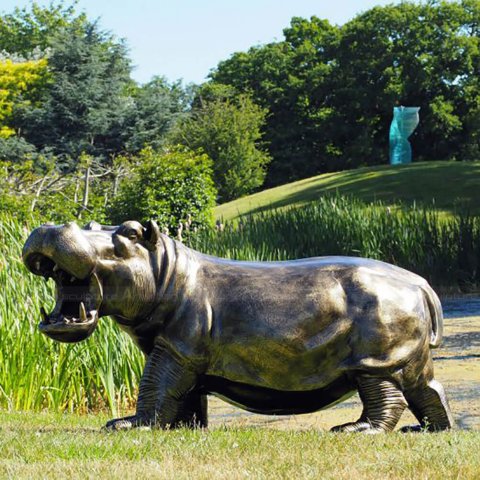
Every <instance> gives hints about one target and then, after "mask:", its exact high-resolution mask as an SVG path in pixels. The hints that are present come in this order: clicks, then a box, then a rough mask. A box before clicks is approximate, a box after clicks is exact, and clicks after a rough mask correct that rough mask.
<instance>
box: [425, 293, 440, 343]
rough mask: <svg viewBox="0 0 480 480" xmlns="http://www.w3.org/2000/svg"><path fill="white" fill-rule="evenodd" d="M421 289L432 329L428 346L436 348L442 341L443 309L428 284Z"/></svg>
mask: <svg viewBox="0 0 480 480" xmlns="http://www.w3.org/2000/svg"><path fill="white" fill-rule="evenodd" d="M422 290H423V293H424V296H425V300H426V302H427V305H428V311H429V312H430V321H431V322H432V330H431V333H430V347H431V348H437V347H439V346H440V344H441V343H442V338H443V310H442V304H441V303H440V299H439V298H438V295H437V294H436V293H435V291H434V290H433V288H432V287H431V286H430V285H428V284H427V285H423V286H422Z"/></svg>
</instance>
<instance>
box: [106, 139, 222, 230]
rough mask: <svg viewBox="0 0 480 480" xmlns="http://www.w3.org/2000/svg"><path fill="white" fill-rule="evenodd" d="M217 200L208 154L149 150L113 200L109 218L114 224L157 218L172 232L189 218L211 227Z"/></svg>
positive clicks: (141, 157)
mask: <svg viewBox="0 0 480 480" xmlns="http://www.w3.org/2000/svg"><path fill="white" fill-rule="evenodd" d="M215 197H216V190H215V187H214V184H213V180H212V162H211V160H210V159H209V157H208V156H207V155H205V154H199V153H195V152H193V151H191V150H188V149H186V148H184V147H178V146H177V147H168V148H166V149H165V150H163V151H161V152H157V151H154V150H153V149H151V148H146V149H144V150H142V151H141V152H140V154H139V156H138V158H137V159H136V166H135V167H134V169H133V173H132V177H131V178H129V179H127V180H124V181H123V183H122V185H121V186H120V190H119V192H118V194H117V195H116V196H115V198H113V199H112V202H111V204H110V207H109V209H108V216H109V218H110V220H111V221H112V222H113V223H121V222H123V221H125V220H133V219H134V220H138V221H140V222H143V221H147V220H148V219H155V220H156V221H157V222H158V223H159V224H160V225H162V226H163V227H168V228H169V229H175V228H176V227H177V226H178V225H179V223H180V222H183V221H185V220H186V219H187V217H189V216H191V219H192V222H193V224H194V225H209V224H211V223H212V221H213V216H212V208H213V206H214V205H215Z"/></svg>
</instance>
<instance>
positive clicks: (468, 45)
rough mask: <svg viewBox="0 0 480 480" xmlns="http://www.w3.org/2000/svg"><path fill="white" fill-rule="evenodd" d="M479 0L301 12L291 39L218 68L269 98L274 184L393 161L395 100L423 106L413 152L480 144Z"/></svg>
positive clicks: (459, 151) (429, 153)
mask: <svg viewBox="0 0 480 480" xmlns="http://www.w3.org/2000/svg"><path fill="white" fill-rule="evenodd" d="M479 18H480V2H479V1H478V0H462V1H457V2H445V1H434V2H426V3H421V4H419V3H411V2H401V3H400V4H399V5H388V6H385V7H375V8H373V9H371V10H368V11H366V12H365V13H363V14H361V15H358V16H357V17H355V18H354V19H352V20H351V21H349V22H347V23H346V24H345V25H343V26H342V27H338V26H332V25H330V24H329V23H328V22H327V21H325V20H320V19H319V18H317V17H312V18H311V19H310V20H305V19H301V18H294V19H293V20H292V22H291V25H290V27H289V28H287V29H285V30H284V34H285V40H284V41H282V42H278V43H272V44H268V45H265V46H260V47H255V48H252V49H250V50H249V51H248V52H246V53H245V52H243V53H236V54H234V55H233V56H232V57H231V58H230V59H228V60H226V61H223V62H221V63H220V64H219V65H218V67H217V70H216V71H215V72H214V73H213V74H212V80H213V82H215V83H221V84H228V85H231V86H233V87H234V88H235V89H236V90H237V91H238V92H248V93H250V94H251V95H252V96H253V99H254V101H255V102H256V103H258V104H259V105H261V106H262V107H264V108H268V110H269V112H270V115H269V116H268V117H267V126H266V130H265V132H266V134H265V139H266V141H267V142H268V144H269V149H270V152H271V154H272V157H273V161H272V163H271V165H270V168H269V173H268V177H267V183H268V184H269V185H274V184H275V185H276V184H281V183H286V182H288V181H291V180H293V179H296V178H303V177H308V176H311V175H314V174H315V173H320V172H325V171H338V170H342V169H345V168H352V167H358V166H362V165H375V164H379V163H386V161H387V153H388V144H387V142H388V128H389V125H390V121H391V117H392V107H393V106H395V105H400V104H402V105H407V106H420V107H421V110H420V118H421V123H420V125H419V128H418V129H417V131H416V133H415V134H414V136H413V138H412V140H413V151H414V158H417V159H418V158H420V159H425V160H430V159H438V160H444V159H461V158H468V159H475V158H478V157H475V155H476V154H478V151H479V137H478V119H479V110H478V105H479V101H480V100H479V96H478V95H479V94H478V92H479V90H480V88H479V87H480V84H479V82H480V75H479V74H478V72H479V71H480V35H479V27H478V25H479Z"/></svg>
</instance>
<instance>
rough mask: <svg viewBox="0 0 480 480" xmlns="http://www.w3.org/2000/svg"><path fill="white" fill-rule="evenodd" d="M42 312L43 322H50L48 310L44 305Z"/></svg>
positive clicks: (41, 308)
mask: <svg viewBox="0 0 480 480" xmlns="http://www.w3.org/2000/svg"><path fill="white" fill-rule="evenodd" d="M40 313H41V314H42V320H43V323H49V322H48V315H47V312H46V311H45V309H44V308H43V307H40Z"/></svg>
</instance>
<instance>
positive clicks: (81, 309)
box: [78, 302, 87, 323]
mask: <svg viewBox="0 0 480 480" xmlns="http://www.w3.org/2000/svg"><path fill="white" fill-rule="evenodd" d="M78 313H79V317H80V322H82V323H83V322H86V321H87V311H86V310H85V305H84V303H83V302H80V306H79V308H78Z"/></svg>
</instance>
